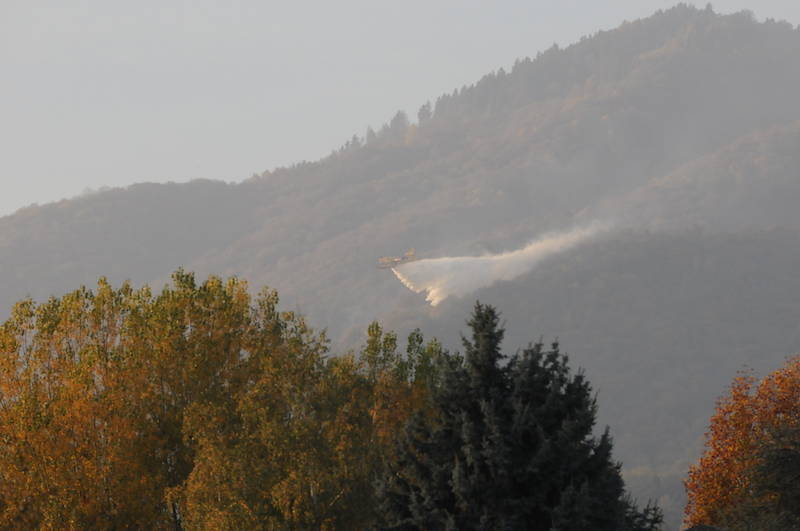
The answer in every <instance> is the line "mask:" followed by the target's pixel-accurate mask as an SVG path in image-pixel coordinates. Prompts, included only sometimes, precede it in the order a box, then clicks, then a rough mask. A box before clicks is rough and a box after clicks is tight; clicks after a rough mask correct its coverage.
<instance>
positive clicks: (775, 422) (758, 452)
mask: <svg viewBox="0 0 800 531" xmlns="http://www.w3.org/2000/svg"><path fill="white" fill-rule="evenodd" d="M799 456H800V357H794V358H792V359H790V360H788V361H787V363H786V364H785V366H784V367H782V368H780V369H778V370H776V371H775V372H773V373H771V374H770V375H769V376H767V377H766V378H764V379H763V380H762V381H761V382H758V381H757V380H756V379H755V378H754V377H753V376H752V375H749V374H744V375H740V376H739V377H737V378H736V379H735V380H734V381H733V383H732V384H731V388H730V392H729V393H728V395H727V396H725V397H723V398H721V399H720V400H719V402H718V404H717V409H716V412H715V413H714V415H713V416H712V417H711V422H710V428H709V431H708V432H707V434H706V449H705V452H704V454H703V455H702V457H701V458H700V460H699V462H698V463H697V464H695V465H694V466H692V467H691V468H690V470H689V476H688V478H687V480H686V482H685V484H686V490H687V494H688V498H689V499H688V504H687V506H686V523H687V524H689V525H697V524H708V525H717V526H722V527H725V528H726V529H765V530H766V529H789V528H795V527H794V526H796V525H798V524H800V510H799V509H798V506H797V504H796V503H792V500H795V499H798V496H797V494H798V492H797V490H798V489H797V482H798V478H800V466H798V463H800V458H799ZM787 500H788V503H787ZM787 526H788V527H787Z"/></svg>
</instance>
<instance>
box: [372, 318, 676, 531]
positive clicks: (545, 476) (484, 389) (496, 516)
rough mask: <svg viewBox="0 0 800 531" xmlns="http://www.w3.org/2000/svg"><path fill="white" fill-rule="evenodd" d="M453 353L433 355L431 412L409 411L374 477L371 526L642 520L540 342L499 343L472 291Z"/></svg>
mask: <svg viewBox="0 0 800 531" xmlns="http://www.w3.org/2000/svg"><path fill="white" fill-rule="evenodd" d="M468 324H469V326H470V328H471V329H472V339H471V340H467V339H464V347H465V352H464V356H463V358H462V357H460V356H458V355H450V356H448V357H446V358H445V360H446V367H444V368H443V369H442V375H441V378H440V379H439V385H438V386H437V388H435V389H434V390H433V407H434V410H435V412H436V414H435V415H434V418H433V419H432V420H425V419H424V418H423V417H416V418H414V419H413V420H412V422H411V423H409V425H408V426H407V428H406V431H405V433H404V436H403V438H402V440H401V441H399V447H398V458H397V460H396V461H395V462H393V463H391V464H390V465H389V467H388V471H387V474H386V476H385V477H384V478H383V480H382V481H381V483H380V485H379V487H380V488H379V491H380V500H381V507H380V513H381V516H382V524H381V528H383V529H395V530H411V529H426V530H456V529H459V530H463V529H498V530H517V529H541V530H564V531H567V530H569V531H572V530H576V531H577V530H596V531H602V530H609V531H611V530H613V531H624V530H654V529H658V528H659V525H660V523H661V513H660V511H659V510H658V509H657V508H655V507H650V506H648V507H647V508H646V509H644V510H642V511H640V510H638V509H637V508H636V507H635V505H634V504H633V503H632V502H631V501H630V500H629V498H628V497H627V496H626V495H625V490H624V485H623V481H622V478H621V476H620V466H619V464H617V463H616V462H614V461H613V459H612V456H611V447H612V444H611V438H610V436H609V434H608V430H606V431H605V432H604V433H603V435H601V436H600V437H599V438H597V437H594V436H593V435H592V430H593V428H594V424H595V415H596V411H597V406H596V404H595V400H594V398H593V396H592V393H591V388H590V386H589V383H588V382H587V381H586V379H585V378H584V377H583V375H582V374H581V373H578V374H575V375H573V374H571V372H570V370H569V368H568V366H567V361H568V360H567V358H566V356H563V355H561V354H560V353H559V350H558V345H557V344H553V345H552V347H551V349H550V350H548V351H545V349H544V348H543V346H542V344H541V343H537V344H536V345H532V346H530V347H529V348H528V349H525V350H523V351H522V352H520V353H518V354H517V355H515V356H513V357H512V358H511V359H510V360H509V361H508V363H507V364H503V363H502V362H503V361H504V357H503V355H502V353H501V350H500V344H501V342H502V340H503V329H502V327H501V326H500V324H499V316H498V314H497V312H496V310H495V309H494V308H493V307H491V306H488V305H482V304H480V303H477V304H476V305H475V310H474V313H473V316H472V319H471V320H470V321H469V323H468Z"/></svg>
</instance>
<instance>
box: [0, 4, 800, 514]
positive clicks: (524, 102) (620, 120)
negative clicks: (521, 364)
mask: <svg viewBox="0 0 800 531" xmlns="http://www.w3.org/2000/svg"><path fill="white" fill-rule="evenodd" d="M320 90H322V91H324V90H325V89H324V87H321V88H320ZM798 94H800V30H798V29H797V28H795V27H794V26H792V25H791V24H789V23H786V22H776V21H766V22H758V21H756V20H755V19H754V18H753V17H752V16H751V15H750V14H748V13H738V14H731V15H720V14H718V13H715V12H714V11H713V10H711V9H697V8H693V7H687V6H683V5H682V6H678V7H674V8H670V9H667V10H664V11H660V12H658V13H656V14H654V15H652V16H651V17H649V18H645V19H641V20H637V21H634V22H628V23H625V24H623V25H621V26H619V27H618V28H616V29H613V30H610V31H602V32H599V33H597V34H594V35H592V36H591V37H587V38H584V39H581V40H580V41H579V42H576V43H575V44H572V45H570V46H567V47H564V48H559V47H555V46H554V47H552V48H550V49H547V50H545V51H542V52H540V53H538V54H537V55H536V56H535V57H532V58H526V59H522V60H518V61H517V62H516V63H515V64H514V65H513V67H512V68H510V69H508V70H502V69H501V70H497V71H495V72H492V73H490V74H487V75H486V76H485V77H483V78H482V79H480V80H479V81H478V82H476V83H475V84H473V85H470V86H467V87H464V88H462V89H459V90H456V91H454V92H452V93H447V94H444V95H441V96H439V97H438V98H436V99H435V100H433V101H431V102H430V103H426V104H425V105H423V106H422V107H421V108H420V109H419V111H418V113H416V114H415V115H413V116H407V115H406V114H405V113H402V112H400V113H398V114H397V115H396V116H395V117H394V118H393V119H392V120H391V121H390V122H389V123H387V124H385V125H384V126H383V127H382V128H379V129H378V130H376V131H373V130H371V129H370V130H369V131H368V132H367V133H366V134H365V135H364V136H363V137H360V136H356V137H353V139H352V140H350V141H348V142H347V143H346V144H345V145H343V146H342V147H341V148H340V149H338V150H336V151H334V152H333V153H332V154H331V155H330V156H328V157H325V158H323V159H321V160H318V161H315V162H303V163H299V164H296V165H294V166H291V167H287V168H279V169H276V170H273V171H267V172H264V173H263V174H261V175H256V176H253V177H252V178H250V179H248V180H246V181H244V182H241V183H239V184H226V183H223V182H219V181H212V180H196V181H192V182H188V183H184V184H174V183H173V184H137V185H133V186H130V187H128V188H124V189H112V190H107V191H100V192H96V193H92V194H87V195H84V196H82V197H78V198H75V199H72V200H69V201H61V202H59V203H55V204H49V205H44V206H34V207H29V208H25V209H22V210H20V211H18V212H16V213H15V214H13V215H10V216H6V217H2V218H0V273H1V274H0V305H2V306H1V307H2V308H3V311H4V312H5V314H7V313H8V310H9V308H10V307H11V305H12V303H13V302H14V301H16V300H18V299H20V298H22V297H25V296H32V297H34V298H36V299H44V298H46V297H48V296H49V295H51V294H53V293H61V292H63V291H65V290H67V289H71V288H73V287H75V286H76V285H80V284H88V285H91V284H93V283H94V282H95V281H96V279H97V278H98V277H99V276H101V275H105V276H107V277H109V279H110V280H111V281H112V282H114V283H118V282H121V281H123V280H125V279H131V280H132V281H133V282H134V283H135V284H140V283H145V282H147V283H151V284H153V285H155V286H157V287H160V285H161V284H163V283H164V282H165V281H166V280H167V279H168V277H169V274H170V273H171V272H172V271H173V270H174V269H176V268H178V267H184V268H186V269H187V270H192V271H196V272H197V273H198V274H199V275H206V274H211V273H213V274H219V275H239V276H241V277H243V278H246V279H247V280H248V281H250V282H251V284H252V286H253V287H254V288H258V287H261V286H262V285H269V286H270V287H273V288H276V289H277V290H278V292H279V293H280V294H281V297H282V300H283V301H284V303H285V306H287V307H289V308H293V309H297V310H299V311H301V312H302V313H304V314H306V315H307V316H308V319H309V322H310V323H311V324H312V326H315V327H319V328H323V327H327V328H328V330H329V335H330V337H331V338H332V339H333V344H334V346H335V347H334V350H337V351H341V350H344V349H346V348H348V347H352V346H354V345H357V344H358V343H360V342H361V341H362V339H363V337H364V332H365V330H366V326H367V325H368V323H369V322H370V321H371V320H373V319H376V318H377V319H380V320H381V321H382V323H383V324H384V325H385V326H386V328H394V329H396V330H397V331H398V332H399V334H400V335H401V337H402V336H403V334H405V333H407V332H408V331H409V330H411V329H413V328H414V327H420V328H421V329H422V330H423V331H424V332H425V333H426V335H427V336H432V335H436V336H438V337H440V338H441V339H442V340H443V341H445V342H446V346H448V347H450V348H454V349H457V348H459V345H458V344H456V343H452V344H451V343H450V342H453V341H455V340H456V338H458V337H459V336H458V333H459V331H460V330H461V329H463V328H464V323H463V318H464V316H465V315H467V314H468V308H469V307H470V306H471V304H472V303H473V302H474V300H475V299H476V298H477V299H480V300H481V301H484V302H487V303H491V304H494V305H496V306H497V308H498V309H499V310H500V311H501V312H502V313H503V315H504V316H505V318H506V319H507V326H508V334H507V340H506V343H505V344H506V346H507V349H509V350H510V351H513V349H515V348H518V347H523V346H524V345H525V342H527V341H529V340H531V339H536V338H538V337H540V336H542V337H544V339H545V340H549V339H554V338H556V337H558V338H559V339H560V341H561V344H562V346H563V348H564V350H565V351H567V352H569V353H570V355H571V360H572V363H574V364H575V365H576V366H581V367H584V368H585V370H586V374H587V375H588V377H589V379H590V380H591V381H592V382H593V385H594V387H595V389H596V390H597V392H598V401H599V404H600V421H601V423H603V424H609V425H611V428H612V433H613V434H614V435H615V443H616V456H617V457H618V458H619V459H620V460H621V461H622V462H623V463H624V464H625V467H626V474H627V478H628V481H629V484H630V485H631V486H632V487H633V490H634V494H636V495H637V496H639V497H641V498H646V497H648V496H649V497H652V498H655V499H659V501H660V503H661V504H662V505H663V506H664V507H665V509H666V510H667V511H668V516H669V517H670V522H671V523H672V524H677V521H678V519H679V515H680V510H681V508H682V503H683V501H682V496H683V494H682V489H681V486H680V480H681V479H682V478H683V477H684V476H685V473H686V467H687V466H688V463H689V462H690V461H691V460H693V459H694V458H695V457H696V456H697V452H698V451H699V449H700V446H701V443H702V434H703V430H704V429H705V426H706V423H707V420H708V416H709V414H710V412H711V410H712V409H713V405H714V400H715V398H716V397H717V396H719V395H720V394H721V393H722V392H723V391H724V389H725V386H726V385H727V383H728V382H730V380H731V378H732V377H733V376H734V375H735V373H736V371H737V370H739V369H741V368H742V367H744V366H749V367H753V368H755V369H757V370H759V371H761V373H763V372H765V371H767V370H770V369H773V368H775V367H777V366H778V365H779V364H780V363H781V362H782V360H783V359H784V357H785V356H787V355H790V354H792V353H795V352H798V351H800V332H799V331H798V329H797V323H798V322H800V277H798V276H797V274H796V272H797V271H798V270H800V210H799V209H798V208H797V205H798V204H799V203H800V170H798V168H800V149H798V147H800V105H798V99H797V95H798ZM412 247H413V248H415V249H416V253H417V256H418V257H419V258H421V260H419V261H416V262H410V263H408V264H404V265H401V266H398V267H397V268H396V272H397V276H398V277H400V279H401V280H402V281H403V282H402V283H401V282H400V281H399V280H398V278H396V277H395V275H393V274H392V273H391V271H386V270H381V269H378V268H377V267H376V259H377V258H378V257H379V256H387V255H388V256H394V255H397V256H399V255H401V254H402V253H403V252H404V251H405V250H406V249H409V248H412ZM408 288H412V289H408ZM426 297H427V300H426ZM430 303H434V306H431V304H430Z"/></svg>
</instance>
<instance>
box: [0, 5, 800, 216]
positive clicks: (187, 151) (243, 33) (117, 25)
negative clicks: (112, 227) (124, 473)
mask: <svg viewBox="0 0 800 531" xmlns="http://www.w3.org/2000/svg"><path fill="white" fill-rule="evenodd" d="M674 3H675V2H674V1H664V0H605V1H604V0H527V1H521V0H520V1H516V0H514V1H510V0H509V1H498V0H482V1H478V0H435V1H433V2H431V1H419V0H405V1H403V2H387V1H380V0H363V1H361V0H339V1H337V2H322V1H318V2H306V1H295V2H274V1H264V0H260V1H258V0H253V1H234V0H228V1H225V2H221V1H213V2H212V1H206V0H195V1H191V2H189V1H184V2H180V1H172V2H165V1H163V0H159V1H151V0H137V1H135V2H132V1H129V0H124V1H123V0H101V1H80V0H72V1H65V0H56V1H52V2H44V1H37V0H19V1H18V0H0V69H1V71H2V78H0V96H2V97H1V98H0V146H2V149H0V183H2V185H3V187H2V193H0V215H4V214H8V213H10V212H12V211H14V210H16V209H17V208H19V207H22V206H24V205H27V204H30V203H32V202H38V203H43V202H47V201H52V200H56V199H60V198H63V197H70V196H74V195H77V194H80V193H81V192H82V191H84V190H86V189H87V188H98V187H101V186H121V185H127V184H130V183H133V182H139V181H168V180H173V181H185V180H189V179H193V178H212V179H222V180H226V181H234V180H241V179H243V178H246V177H249V176H250V175H252V174H253V173H260V172H261V171H263V170H265V169H271V168H273V167H275V166H280V165H287V164H291V163H292V162H296V161H299V160H303V159H308V160H313V159H317V158H320V157H322V156H324V155H326V154H328V153H329V152H330V151H331V150H332V149H334V148H336V147H338V146H340V145H341V144H343V143H344V142H345V141H346V140H347V139H348V138H349V137H350V136H352V135H353V134H359V135H363V133H364V131H365V129H366V127H367V126H369V125H372V126H373V127H376V128H377V127H378V126H380V125H381V124H382V123H383V122H385V121H387V120H388V119H390V118H391V116H392V115H393V114H394V113H395V112H396V111H397V110H398V109H403V110H406V111H407V112H408V113H409V116H410V117H414V116H415V115H416V110H417V109H418V108H419V106H420V105H421V104H422V103H424V102H425V101H426V100H428V99H431V100H433V99H435V98H436V96H438V95H439V94H441V93H443V92H450V91H452V90H453V89H454V88H455V87H460V86H462V85H464V84H470V83H473V82H474V81H476V80H477V79H479V78H480V77H481V76H482V75H484V74H486V73H488V72H490V71H492V70H495V69H497V68H499V67H505V68H508V67H509V66H510V65H512V64H513V62H514V60H515V59H516V58H518V57H524V56H533V55H535V54H536V52H537V51H539V50H542V49H545V48H548V47H549V46H550V45H552V44H553V43H554V42H557V43H558V44H559V45H567V44H570V43H571V42H574V41H576V40H577V39H579V38H580V37H581V36H582V35H587V34H591V33H594V32H595V31H596V30H598V29H610V28H613V27H615V26H617V25H619V24H620V23H621V22H622V21H623V20H632V19H636V18H640V17H644V16H648V15H650V14H652V13H653V12H654V11H655V10H657V9H665V8H668V7H670V6H671V5H673V4H674ZM690 3H692V2H690ZM695 4H697V5H700V6H704V5H705V2H695ZM713 5H714V8H715V10H717V11H719V12H730V11H738V10H741V9H746V8H749V9H751V10H753V11H754V12H755V14H756V15H757V16H758V17H759V18H761V19H763V18H767V17H771V18H776V19H786V20H789V21H790V22H792V23H793V24H798V23H800V1H798V0H750V1H749V2H748V1H739V0H726V1H717V2H713ZM165 6H167V7H165Z"/></svg>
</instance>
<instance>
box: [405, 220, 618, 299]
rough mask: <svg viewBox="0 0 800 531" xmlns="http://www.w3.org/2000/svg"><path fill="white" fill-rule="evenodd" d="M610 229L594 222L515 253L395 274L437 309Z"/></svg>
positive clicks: (414, 265)
mask: <svg viewBox="0 0 800 531" xmlns="http://www.w3.org/2000/svg"><path fill="white" fill-rule="evenodd" d="M607 228H608V226H607V225H600V224H597V223H595V224H592V225H589V226H587V227H583V228H578V229H574V230H571V231H568V232H562V233H553V234H547V235H544V236H542V237H541V238H539V239H537V240H534V241H533V242H531V243H529V244H528V245H526V246H525V247H523V248H522V249H517V250H516V251H509V252H505V253H500V254H494V255H484V256H450V257H443V258H427V259H423V260H417V261H414V262H409V263H406V264H401V265H399V266H397V267H395V268H393V269H392V272H394V274H395V276H396V277H397V278H398V279H400V282H402V283H403V284H404V285H405V286H406V287H407V288H408V289H410V290H411V291H413V292H415V293H422V292H426V293H427V295H426V297H425V300H427V301H428V302H429V303H430V304H431V306H436V305H437V304H439V303H440V302H442V301H443V300H444V299H446V298H447V297H450V296H457V297H460V296H463V295H466V294H467V293H470V292H472V291H475V290H477V289H480V288H484V287H488V286H491V285H492V284H494V283H495V282H498V281H500V280H512V279H514V278H516V277H518V276H520V275H523V274H525V273H527V272H528V271H530V270H531V269H533V267H534V266H535V265H536V264H537V263H539V262H540V261H541V260H543V259H545V258H547V257H549V256H552V255H554V254H556V253H559V252H562V251H566V250H567V249H570V248H571V247H574V246H576V245H578V244H580V243H582V242H583V241H585V240H587V239H589V238H591V237H593V236H595V235H597V234H598V233H599V232H601V231H603V230H606V229H607Z"/></svg>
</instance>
